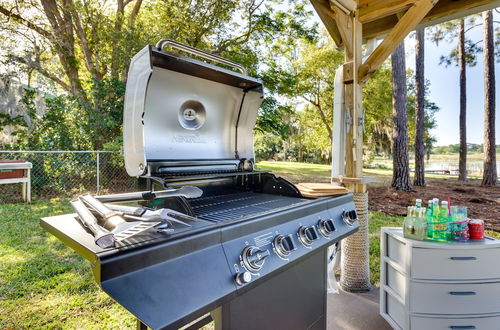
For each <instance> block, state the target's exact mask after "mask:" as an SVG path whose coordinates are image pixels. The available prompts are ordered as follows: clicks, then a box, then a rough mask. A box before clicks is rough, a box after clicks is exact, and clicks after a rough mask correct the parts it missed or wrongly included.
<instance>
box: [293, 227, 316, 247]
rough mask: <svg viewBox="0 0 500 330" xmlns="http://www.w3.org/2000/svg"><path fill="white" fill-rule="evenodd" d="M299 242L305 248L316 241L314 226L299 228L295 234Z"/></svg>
mask: <svg viewBox="0 0 500 330" xmlns="http://www.w3.org/2000/svg"><path fill="white" fill-rule="evenodd" d="M297 235H298V237H299V240H300V242H301V243H302V244H304V245H305V246H311V245H312V243H313V241H315V240H317V239H318V234H317V233H316V229H314V226H311V227H300V228H299V232H298V233H297Z"/></svg>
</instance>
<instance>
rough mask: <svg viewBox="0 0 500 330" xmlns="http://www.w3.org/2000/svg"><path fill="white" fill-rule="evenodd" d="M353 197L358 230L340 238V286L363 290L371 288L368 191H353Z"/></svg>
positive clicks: (353, 290)
mask: <svg viewBox="0 0 500 330" xmlns="http://www.w3.org/2000/svg"><path fill="white" fill-rule="evenodd" d="M365 187H366V186H365ZM353 199H354V205H355V207H356V213H357V214H358V219H359V230H358V231H357V232H356V233H354V234H352V235H350V236H348V237H346V238H344V239H343V240H342V243H341V249H342V250H341V255H340V259H341V260H340V264H341V265H340V267H341V273H340V286H341V288H342V289H343V290H345V291H349V292H365V291H369V290H371V288H372V285H371V283H370V257H369V238H368V191H366V189H362V191H361V192H354V193H353Z"/></svg>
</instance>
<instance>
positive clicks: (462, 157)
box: [457, 18, 467, 181]
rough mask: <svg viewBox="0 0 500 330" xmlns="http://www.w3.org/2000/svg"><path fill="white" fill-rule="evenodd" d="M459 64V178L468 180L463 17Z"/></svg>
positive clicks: (459, 29)
mask: <svg viewBox="0 0 500 330" xmlns="http://www.w3.org/2000/svg"><path fill="white" fill-rule="evenodd" d="M457 57H458V65H459V67H460V154H459V160H458V180H459V181H467V126H466V118H467V88H466V87H467V78H466V75H465V68H466V61H465V60H466V54H465V22H464V19H463V18H462V19H461V20H460V25H459V27H458V53H457Z"/></svg>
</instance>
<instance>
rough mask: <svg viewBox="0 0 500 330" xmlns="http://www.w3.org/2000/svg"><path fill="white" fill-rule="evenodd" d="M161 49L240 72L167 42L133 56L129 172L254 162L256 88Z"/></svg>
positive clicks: (126, 120) (259, 89)
mask: <svg viewBox="0 0 500 330" xmlns="http://www.w3.org/2000/svg"><path fill="white" fill-rule="evenodd" d="M164 44H168V45H169V46H171V47H174V48H177V49H180V50H183V51H187V52H190V53H191V54H193V55H197V56H201V57H204V58H206V59H209V60H212V61H214V60H215V61H218V62H220V63H223V64H226V65H231V66H233V67H237V68H238V69H240V70H244V68H243V67H241V66H240V65H238V64H237V63H234V62H230V61H228V60H225V59H222V58H219V57H217V56H214V55H212V54H209V53H205V52H202V51H200V50H197V49H194V48H191V47H189V46H185V45H182V44H179V43H176V42H172V41H168V40H166V41H161V42H159V43H158V45H157V46H158V47H159V48H157V47H153V46H150V45H148V46H146V47H145V48H144V49H142V50H141V51H140V52H139V53H137V54H136V55H135V56H134V57H133V58H132V61H131V64H130V68H129V72H128V80H127V88H126V92H125V110H124V116H123V145H124V156H125V167H126V169H127V172H128V174H129V175H131V176H140V175H143V174H145V173H146V170H147V167H148V165H149V164H151V163H153V162H162V163H165V164H171V166H172V167H176V168H178V167H179V166H180V165H181V164H183V163H186V161H193V160H195V161H199V162H200V163H203V162H204V161H207V160H210V161H214V160H226V161H227V160H229V161H230V160H237V159H251V160H253V158H254V151H253V128H254V126H255V121H256V118H257V112H258V109H259V106H260V104H261V102H262V98H263V86H262V82H261V81H259V80H257V79H254V78H252V77H249V76H247V75H246V74H240V73H236V72H234V71H231V70H228V69H225V68H222V67H219V66H215V65H212V64H208V63H205V62H202V61H199V60H196V59H193V58H189V57H186V56H183V55H179V54H174V53H170V52H166V51H163V50H161V48H162V47H163V46H164Z"/></svg>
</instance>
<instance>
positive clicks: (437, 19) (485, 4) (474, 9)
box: [359, 0, 500, 39]
mask: <svg viewBox="0 0 500 330" xmlns="http://www.w3.org/2000/svg"><path fill="white" fill-rule="evenodd" d="M401 1H402V0H401ZM373 2H381V3H384V4H385V3H386V1H378V0H360V2H359V6H360V8H361V7H362V6H367V5H373V4H372V3H373ZM497 7H500V0H494V1H492V0H460V1H455V0H439V2H437V3H436V5H435V6H434V7H433V8H432V10H431V11H430V12H429V13H427V15H426V16H425V17H424V18H423V19H422V21H421V23H419V24H418V25H417V26H416V27H415V30H416V29H421V28H424V27H427V26H431V25H435V24H439V23H443V22H446V21H449V20H452V19H457V18H461V17H465V16H469V15H472V14H476V13H480V12H483V11H486V10H490V9H493V8H497ZM397 22H398V19H397V16H396V15H395V14H392V15H388V16H385V17H380V18H379V19H376V20H373V21H369V22H368V21H367V22H364V23H363V39H370V38H374V37H381V36H384V35H386V34H387V33H389V31H390V30H391V29H392V28H393V27H394V25H396V24H397Z"/></svg>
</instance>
